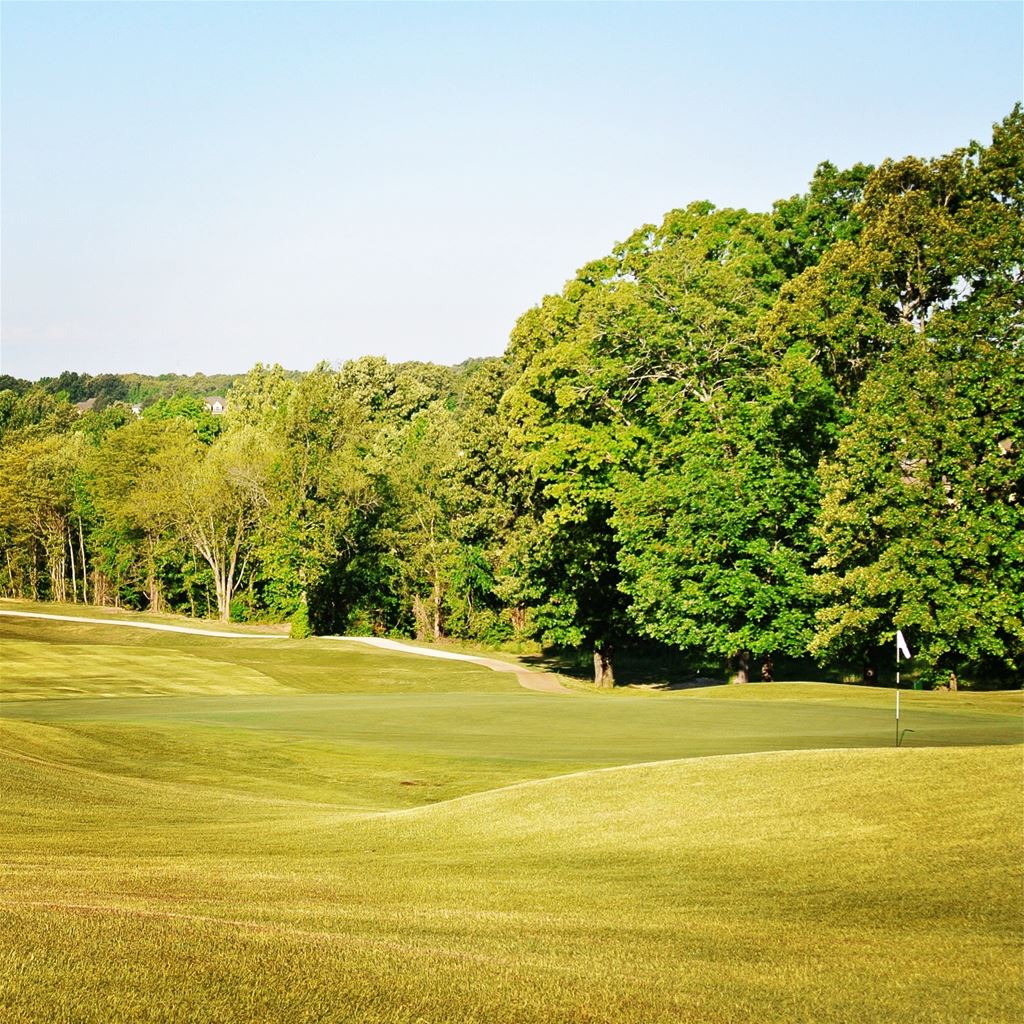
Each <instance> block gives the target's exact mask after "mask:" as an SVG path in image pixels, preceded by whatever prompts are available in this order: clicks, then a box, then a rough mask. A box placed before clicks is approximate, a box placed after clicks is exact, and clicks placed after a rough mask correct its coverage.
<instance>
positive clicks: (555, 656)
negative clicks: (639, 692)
mask: <svg viewBox="0 0 1024 1024" xmlns="http://www.w3.org/2000/svg"><path fill="white" fill-rule="evenodd" d="M519 660H520V661H521V662H522V663H523V664H524V665H527V666H529V667H530V668H531V669H533V670H534V671H537V672H556V673H558V674H559V675H563V676H568V677H569V678H570V679H578V680H580V681H582V682H589V681H591V680H592V679H593V678H594V675H593V672H594V666H593V662H592V660H591V657H590V656H589V655H588V653H587V652H585V651H578V650H575V651H574V650H568V649H564V648H545V650H543V651H542V652H541V653H540V654H528V655H520V657H519ZM720 671H721V667H720V666H719V665H717V664H716V665H709V664H708V663H707V662H706V660H705V661H701V660H699V659H696V658H694V657H693V656H690V655H687V654H686V653H685V652H680V651H677V650H674V649H673V648H670V647H660V646H658V645H654V644H652V645H645V646H642V647H624V648H621V649H620V650H619V651H617V652H616V655H615V683H616V686H647V687H650V688H651V689H656V690H685V689H691V688H694V687H698V686H723V685H725V679H723V678H722V676H721V674H720Z"/></svg>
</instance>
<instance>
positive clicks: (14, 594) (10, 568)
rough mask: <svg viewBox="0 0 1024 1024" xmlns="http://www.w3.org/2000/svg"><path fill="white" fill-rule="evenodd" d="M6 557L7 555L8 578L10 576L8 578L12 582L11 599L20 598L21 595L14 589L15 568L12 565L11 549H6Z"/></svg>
mask: <svg viewBox="0 0 1024 1024" xmlns="http://www.w3.org/2000/svg"><path fill="white" fill-rule="evenodd" d="M4 555H6V557H7V576H8V578H9V579H10V581H11V590H10V596H11V597H18V596H20V595H19V594H18V592H17V590H15V587H14V566H13V565H12V564H11V551H10V548H5V549H4Z"/></svg>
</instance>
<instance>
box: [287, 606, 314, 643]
mask: <svg viewBox="0 0 1024 1024" xmlns="http://www.w3.org/2000/svg"><path fill="white" fill-rule="evenodd" d="M288 621H289V622H290V623H291V630H290V631H289V633H288V635H289V636H290V637H291V638H292V639H293V640H305V639H306V638H307V637H310V636H312V635H313V627H312V626H311V625H310V624H309V608H308V607H307V606H306V604H305V603H303V604H300V605H299V607H298V608H296V609H295V611H294V612H292V617H291V619H289V620H288Z"/></svg>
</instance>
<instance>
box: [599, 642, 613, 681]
mask: <svg viewBox="0 0 1024 1024" xmlns="http://www.w3.org/2000/svg"><path fill="white" fill-rule="evenodd" d="M614 654H615V649H614V648H613V647H612V646H611V644H596V645H595V646H594V685H595V686H602V687H610V686H614V685H615V669H614V665H613V656H614Z"/></svg>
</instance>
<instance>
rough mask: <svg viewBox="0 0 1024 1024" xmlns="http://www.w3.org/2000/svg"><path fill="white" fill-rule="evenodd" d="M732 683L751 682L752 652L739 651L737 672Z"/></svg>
mask: <svg viewBox="0 0 1024 1024" xmlns="http://www.w3.org/2000/svg"><path fill="white" fill-rule="evenodd" d="M732 681H733V682H734V683H749V682H750V651H747V650H742V651H737V653H736V671H735V672H734V673H733V676H732Z"/></svg>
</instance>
